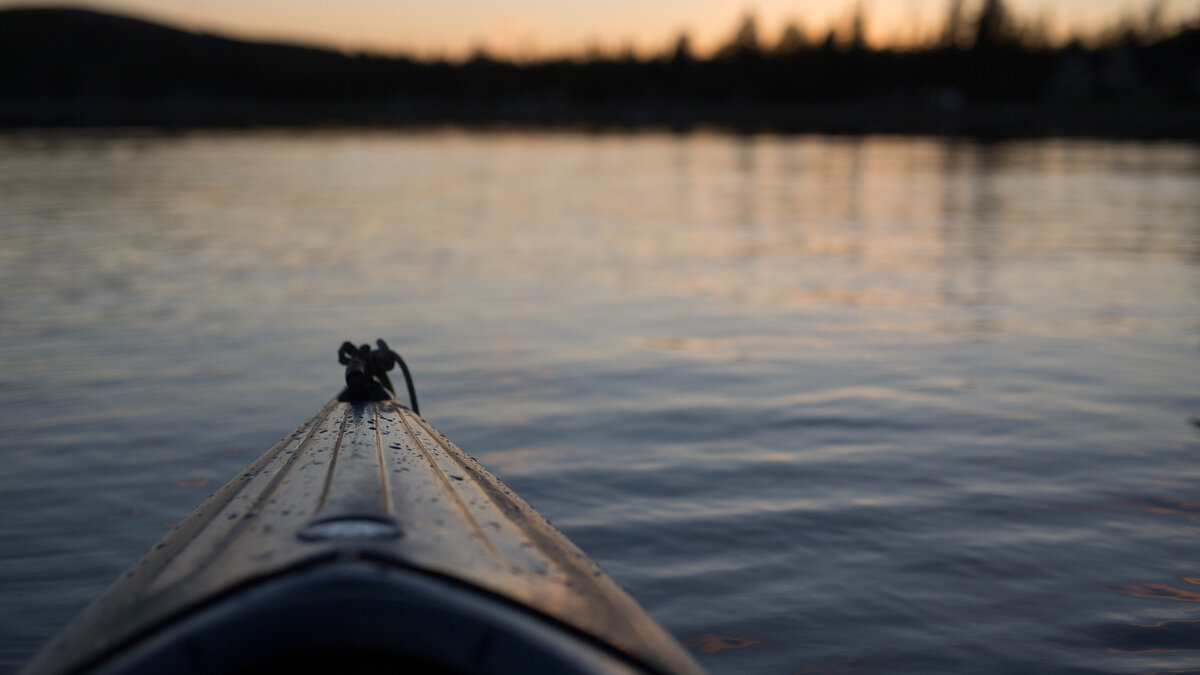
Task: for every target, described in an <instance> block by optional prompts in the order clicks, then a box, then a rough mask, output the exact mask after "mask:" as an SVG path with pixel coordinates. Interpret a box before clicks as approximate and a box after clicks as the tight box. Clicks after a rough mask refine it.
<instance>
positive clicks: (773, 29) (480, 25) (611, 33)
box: [0, 0, 1200, 58]
mask: <svg viewBox="0 0 1200 675" xmlns="http://www.w3.org/2000/svg"><path fill="white" fill-rule="evenodd" d="M861 1H862V4H863V8H864V11H865V14H866V16H867V18H868V24H867V35H868V39H869V41H870V42H871V43H872V44H874V45H877V46H878V45H883V44H889V45H906V44H914V43H920V42H921V41H924V40H928V39H929V38H930V37H931V36H932V35H934V34H936V32H937V29H938V26H940V25H941V23H942V20H943V18H944V16H945V14H946V10H947V7H948V6H949V0H861ZM981 1H982V0H967V2H966V6H967V7H968V8H973V7H976V6H977V5H979V4H980V3H981ZM61 4H62V3H61V2H42V1H41V0H32V1H31V0H23V1H20V0H19V1H17V2H10V1H8V0H0V8H3V7H12V6H52V5H61ZM855 4H856V0H807V1H805V2H801V1H798V0H754V1H753V2H736V1H734V2H731V1H729V0H657V1H655V2H645V0H608V1H607V2H605V3H587V4H574V3H564V2H561V0H509V1H508V2H505V3H492V2H481V1H480V0H440V1H439V2H405V3H398V2H394V1H391V0H341V1H339V2H337V3H333V2H315V1H313V0H256V1H255V2H253V3H247V2H244V1H243V0H107V1H97V2H91V3H90V4H88V5H86V6H88V7H90V8H93V9H100V10H106V11H116V12H122V13H127V14H133V15H137V16H142V17H146V18H150V19H154V20H159V21H163V22H167V23H171V24H175V25H180V26H183V27H187V28H192V29H199V30H206V31H210V32H218V33H228V34H233V35H236V36H239V37H249V38H255V39H274V40H283V41H296V42H303V43H309V44H317V45H322V46H330V47H335V48H339V49H345V50H365V51H373V52H382V53H389V54H390V53H401V52H403V53H408V54H414V55H418V56H426V57H428V56H447V57H451V58H457V57H462V56H465V55H467V54H469V53H470V52H472V51H473V50H475V49H478V48H484V49H486V50H487V51H489V52H491V53H493V54H496V55H501V56H510V57H511V56H516V57H527V58H536V57H542V56H547V55H564V54H580V53H584V52H587V51H601V52H609V53H612V52H617V51H622V50H625V49H632V50H634V51H635V52H637V53H639V54H642V55H648V54H653V53H661V52H663V51H666V50H667V49H668V47H669V46H670V45H671V44H673V42H674V41H675V39H676V38H677V37H678V36H679V35H680V34H681V33H684V32H686V33H687V34H688V35H689V37H690V38H691V39H692V44H693V45H694V46H695V48H696V50H697V51H698V52H699V53H701V54H704V53H706V52H709V51H711V50H712V49H714V48H715V47H716V46H718V45H720V44H722V43H723V42H724V41H726V40H727V39H728V38H729V36H730V35H731V34H732V32H733V31H734V29H735V27H736V26H737V25H738V24H739V23H740V21H741V18H742V17H744V16H745V15H746V14H747V12H753V14H754V15H755V17H756V18H757V20H758V26H759V29H760V35H761V38H762V39H763V41H764V42H766V43H768V44H769V43H770V42H772V41H774V40H776V39H778V36H779V33H780V32H781V31H782V30H783V27H784V26H785V25H786V24H787V23H789V22H793V21H794V22H795V23H797V24H798V25H799V26H800V27H801V28H802V29H803V30H804V32H805V33H807V34H808V35H809V36H810V37H812V38H813V39H818V38H819V37H821V36H823V35H824V34H825V33H826V32H828V31H829V30H830V29H831V28H834V29H839V28H842V27H844V26H846V25H847V24H848V23H849V18H850V16H851V15H852V13H853V11H854V7H855ZM1008 5H1009V7H1010V8H1011V9H1012V10H1013V12H1014V13H1015V14H1016V15H1017V16H1018V17H1020V18H1023V19H1038V20H1040V21H1042V22H1044V24H1045V25H1046V27H1047V29H1048V30H1049V32H1050V34H1051V35H1052V36H1055V37H1061V36H1062V35H1065V34H1067V33H1069V32H1081V31H1082V32H1085V33H1089V32H1096V31H1100V30H1102V29H1103V28H1105V27H1106V26H1111V25H1113V24H1114V23H1116V22H1117V21H1119V20H1122V19H1128V18H1133V19H1135V20H1142V19H1144V18H1145V17H1146V16H1148V15H1149V13H1150V10H1151V8H1152V7H1154V6H1156V5H1161V11H1160V16H1161V17H1162V20H1163V21H1164V22H1165V23H1167V24H1173V23H1178V22H1179V21H1185V20H1196V19H1200V11H1198V10H1197V7H1196V5H1195V0H1162V1H1161V2H1153V1H1151V0H1009V2H1008Z"/></svg>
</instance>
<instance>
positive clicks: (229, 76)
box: [0, 0, 1200, 137]
mask: <svg viewBox="0 0 1200 675" xmlns="http://www.w3.org/2000/svg"><path fill="white" fill-rule="evenodd" d="M955 8H956V9H957V10H958V11H957V13H955V14H953V16H951V17H948V18H947V28H946V30H945V31H943V34H944V37H943V38H942V39H940V40H938V42H937V43H936V44H931V45H928V46H926V47H922V48H919V49H915V50H910V51H896V50H890V49H872V48H870V47H869V46H867V45H866V43H865V41H864V40H862V27H863V25H864V24H865V23H866V21H867V17H864V16H862V13H861V9H860V10H859V13H858V14H857V15H856V18H855V21H854V26H855V27H856V28H855V33H854V35H852V36H849V37H848V38H845V37H843V38H838V37H837V36H835V35H834V34H833V33H830V35H829V36H828V37H827V38H826V39H825V40H823V41H813V42H808V41H806V39H805V38H804V36H803V35H802V34H801V33H800V32H799V31H797V30H794V29H793V30H791V31H785V33H784V39H783V40H781V42H780V44H779V45H777V46H772V45H766V44H763V43H762V41H761V40H760V39H759V37H758V32H757V27H756V25H755V24H754V17H753V16H748V17H746V18H745V19H744V21H743V23H742V25H741V27H740V28H739V29H738V30H737V31H736V32H735V33H734V37H733V38H732V39H731V41H730V43H729V44H728V45H726V46H724V47H722V48H720V49H718V50H717V51H716V52H715V53H714V54H713V55H712V56H710V57H707V58H703V57H698V56H696V55H694V54H693V53H692V52H691V48H690V40H689V39H688V37H687V36H681V37H680V39H679V41H678V42H677V43H676V45H675V46H673V48H672V49H671V50H670V52H669V53H667V54H664V55H662V56H660V57H653V58H650V57H635V56H633V55H629V54H626V55H618V56H596V57H592V58H588V59H568V58H557V59H545V60H542V61H538V62H533V63H513V62H509V61H504V60H498V59H495V58H491V57H488V56H487V55H485V54H479V55H476V56H475V57H473V58H471V59H470V60H467V61H464V62H461V63H451V62H446V61H437V60H418V59H414V58H409V57H404V56H382V55H368V54H346V53H343V52H338V51H334V50H330V49H319V48H314V47H305V46H298V45H288V44H277V43H260V42H250V41H243V40H235V39H230V38H227V37H221V36H215V35H209V34H201V33H195V32H189V31H185V30H179V29H176V28H170V27H166V26H162V25H159V24H156V23H151V22H147V21H143V20H139V19H134V18H128V17H121V16H114V15H110V14H103V13H98V12H93V11H87V10H77V9H14V10H7V11H0V124H6V125H55V124H66V125H96V124H105V125H121V124H150V125H164V126H175V125H230V124H314V123H336V124H346V123H351V124H360V123H371V124H406V123H424V122H458V123H474V124H487V123H496V122H499V123H512V122H518V123H534V124H579V123H583V124H593V125H613V124H618V125H643V124H655V125H667V126H684V127H686V126H689V125H693V124H700V123H715V124H722V125H729V126H736V127H743V128H777V129H787V130H806V131H837V132H864V131H884V132H920V133H928V132H962V133H985V134H1022V135H1024V134H1046V133H1068V134H1070V133H1083V134H1116V135H1151V136H1191V137H1200V24H1197V25H1196V26H1191V27H1180V28H1178V29H1176V30H1174V31H1169V32H1168V31H1160V33H1158V34H1154V35H1150V34H1148V33H1145V32H1143V33H1139V32H1138V30H1136V29H1135V28H1129V29H1128V30H1127V31H1126V32H1125V34H1124V35H1123V36H1118V37H1116V38H1113V39H1110V40H1109V41H1108V42H1107V43H1105V44H1104V45H1101V46H1097V47H1090V48H1085V47H1083V46H1081V45H1080V44H1078V43H1075V44H1072V45H1068V46H1066V47H1056V48H1051V47H1047V46H1045V45H1037V44H1035V43H1036V41H1035V40H1033V39H1031V38H1029V37H1028V36H1023V35H1022V34H1021V32H1020V26H1019V24H1018V23H1017V22H1016V21H1015V20H1014V19H1013V18H1012V16H1011V14H1010V13H1008V10H1007V9H1006V7H1005V6H1004V4H1003V1H1002V0H987V2H986V3H985V4H984V10H983V11H981V12H980V13H979V15H978V16H977V17H975V18H974V19H971V18H970V17H967V16H965V15H964V13H963V12H962V9H961V6H959V5H955ZM748 36H749V37H748ZM751 38H752V39H751Z"/></svg>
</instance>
